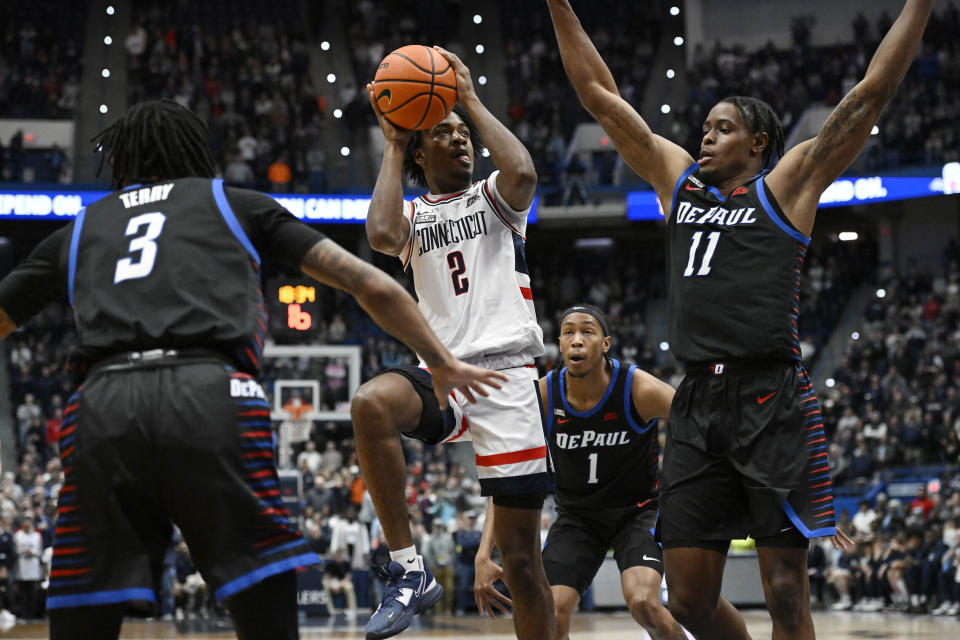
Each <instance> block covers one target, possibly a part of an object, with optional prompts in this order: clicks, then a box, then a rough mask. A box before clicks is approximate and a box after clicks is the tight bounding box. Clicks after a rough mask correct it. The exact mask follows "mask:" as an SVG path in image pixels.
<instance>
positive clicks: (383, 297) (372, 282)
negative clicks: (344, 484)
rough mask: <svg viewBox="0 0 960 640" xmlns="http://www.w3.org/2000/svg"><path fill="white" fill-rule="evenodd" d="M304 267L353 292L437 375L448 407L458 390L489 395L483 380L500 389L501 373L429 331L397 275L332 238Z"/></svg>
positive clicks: (442, 399) (435, 381)
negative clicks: (474, 362)
mask: <svg viewBox="0 0 960 640" xmlns="http://www.w3.org/2000/svg"><path fill="white" fill-rule="evenodd" d="M300 268H301V270H302V271H303V272H304V273H306V274H307V275H308V276H310V277H312V278H316V279H317V280H319V281H320V282H323V283H324V284H328V285H330V286H332V287H336V288H338V289H342V290H343V291H346V292H347V293H349V294H351V295H353V297H354V298H356V300H357V302H358V303H359V304H360V306H361V307H363V309H364V311H366V312H367V313H369V314H370V317H371V318H373V319H374V321H375V322H376V323H377V324H378V325H380V326H381V327H383V329H384V330H385V331H386V332H387V333H389V334H390V335H392V336H394V337H396V338H397V339H399V340H402V341H403V342H404V344H406V345H407V346H408V347H410V348H411V349H413V350H414V351H416V352H417V354H419V355H420V357H421V358H423V360H424V362H426V363H427V366H429V367H430V373H431V374H432V375H433V386H434V393H435V394H436V396H437V399H438V400H439V401H440V407H441V408H446V406H447V395H448V394H449V393H450V391H451V390H453V389H454V388H456V389H458V390H459V391H460V392H461V393H463V394H464V395H465V396H466V398H467V400H469V401H470V402H474V401H475V398H474V395H473V392H476V393H478V394H480V395H482V396H486V395H487V392H486V391H485V390H484V388H483V386H481V383H482V384H486V385H489V386H493V387H495V388H499V385H498V384H497V382H496V381H497V380H506V377H505V376H503V375H502V374H499V373H496V372H494V371H488V370H486V369H479V368H477V367H473V366H470V365H467V364H464V363H462V362H460V361H459V360H456V359H455V358H454V357H453V356H452V355H451V354H450V352H449V351H447V349H446V348H445V347H444V346H443V345H442V344H441V343H440V340H439V338H437V336H436V334H434V333H433V331H432V330H431V329H430V326H429V325H428V324H427V320H426V318H424V317H423V314H421V313H420V310H419V309H418V308H417V303H416V302H414V300H413V298H412V297H411V296H410V294H409V293H407V292H406V291H405V290H404V288H403V287H401V286H400V285H399V284H397V283H396V282H395V281H394V280H393V278H391V277H390V276H388V275H387V274H386V273H384V272H383V271H381V270H380V269H377V268H376V267H374V266H372V265H370V264H367V263H366V262H364V261H363V260H361V259H359V258H357V257H356V256H354V255H353V254H351V253H349V252H348V251H346V250H344V249H343V248H341V247H340V246H339V245H337V243H335V242H334V241H333V240H330V239H329V238H325V239H323V240H321V241H319V242H317V243H316V244H315V245H313V247H311V249H310V250H309V251H307V254H306V256H304V258H303V261H302V262H301V264H300Z"/></svg>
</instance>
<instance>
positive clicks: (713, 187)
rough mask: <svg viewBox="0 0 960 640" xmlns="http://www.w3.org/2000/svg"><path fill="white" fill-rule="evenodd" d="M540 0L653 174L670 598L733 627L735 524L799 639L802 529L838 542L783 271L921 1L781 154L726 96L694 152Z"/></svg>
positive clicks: (903, 46) (715, 632)
mask: <svg viewBox="0 0 960 640" xmlns="http://www.w3.org/2000/svg"><path fill="white" fill-rule="evenodd" d="M547 4H548V5H549V9H550V15H551V18H552V19H553V24H554V29H555V31H556V35H557V42H558V44H559V48H560V54H561V57H562V59H563V66H564V69H565V70H566V72H567V75H568V76H569V78H570V81H571V82H572V84H573V86H574V88H575V89H576V91H577V95H578V96H579V98H580V101H581V102H582V103H583V105H584V106H585V107H586V108H587V110H588V111H590V113H591V114H592V115H593V116H594V117H595V118H596V119H597V121H598V122H599V123H600V124H601V125H602V126H603V129H604V131H605V132H606V133H607V134H608V135H609V136H610V137H611V138H612V139H613V141H614V143H615V144H616V147H617V151H618V152H619V153H620V155H621V156H622V157H623V158H624V160H626V162H627V164H629V165H630V167H631V168H632V169H633V170H634V171H636V172H637V174H639V175H640V176H641V177H642V178H643V179H645V180H646V181H648V182H649V183H650V184H651V185H653V188H654V190H655V191H656V193H657V195H658V197H659V199H660V202H661V204H662V206H663V211H664V212H666V216H667V255H668V265H669V270H668V274H667V277H668V285H669V286H668V291H669V293H668V295H669V303H668V307H669V329H670V344H671V347H672V348H673V351H674V354H675V355H676V356H677V358H678V359H680V360H681V361H683V362H684V363H685V365H686V373H687V376H686V378H684V380H683V382H682V383H681V385H680V387H679V389H678V390H677V395H676V398H675V399H674V402H673V406H672V409H671V414H670V427H669V429H668V431H667V444H666V448H665V450H664V466H663V492H662V496H661V506H660V517H661V520H660V535H661V539H662V542H663V547H664V561H665V564H666V571H667V586H668V592H669V599H670V611H671V613H672V614H673V615H674V617H676V618H677V619H678V620H679V621H680V622H681V623H682V624H683V625H684V626H685V627H686V628H687V629H689V630H691V631H692V632H693V633H694V634H695V635H696V636H697V637H698V638H723V639H725V640H727V639H731V638H747V637H749V636H748V634H747V631H746V627H745V625H744V622H743V619H742V617H741V616H740V615H739V614H738V613H737V612H736V610H735V609H734V608H733V607H732V606H731V605H730V603H728V602H727V601H726V600H724V599H723V598H722V597H721V596H720V584H721V578H722V576H723V567H724V562H725V559H726V551H727V548H728V546H729V542H730V539H732V538H742V537H744V536H745V535H747V534H750V535H752V536H753V537H754V538H755V539H756V540H757V554H758V556H759V560H760V572H761V576H762V581H763V587H764V593H765V596H766V600H767V605H768V607H769V609H770V613H771V616H772V618H773V635H774V637H775V638H813V636H814V631H813V620H812V618H811V615H810V603H809V586H808V580H807V572H806V554H807V547H808V539H809V538H812V537H818V536H832V537H833V540H834V544H836V545H839V544H841V543H844V542H845V537H844V536H842V534H839V537H838V531H837V529H836V527H835V516H834V510H833V499H832V490H831V483H830V474H829V469H828V467H827V464H826V462H825V460H826V436H825V433H824V430H823V424H822V418H821V416H820V409H819V405H818V403H817V399H816V395H815V393H814V390H813V385H812V383H811V381H810V378H809V376H808V375H807V373H806V371H805V370H804V368H803V365H802V364H801V362H800V350H799V344H798V342H799V340H798V337H797V317H798V315H799V313H798V305H799V295H798V292H799V277H800V269H801V266H802V263H803V256H804V253H805V252H806V248H807V245H808V243H809V241H810V234H811V232H812V230H813V223H814V218H815V216H816V212H817V204H818V202H819V199H820V195H821V194H822V193H823V191H824V190H825V189H826V188H827V187H828V186H829V185H830V184H831V183H832V182H833V181H834V180H835V179H836V178H837V177H838V176H839V175H840V174H841V173H842V172H843V171H844V170H845V169H846V168H847V167H848V166H849V165H850V163H851V162H852V161H853V160H854V158H856V156H857V154H859V153H860V151H861V150H862V149H863V147H864V145H865V144H866V141H867V138H868V137H869V136H870V130H871V129H872V128H873V126H874V124H875V123H876V122H877V119H878V118H879V117H880V114H881V112H882V111H883V108H884V106H886V104H887V102H888V101H889V100H890V98H891V96H893V94H894V92H895V91H896V89H897V86H898V85H899V84H900V81H901V80H902V79H903V76H904V74H905V73H906V71H907V68H908V67H909V66H910V63H911V61H912V60H913V57H914V55H915V54H916V50H917V46H918V45H919V43H920V39H921V36H922V35H923V31H924V28H925V25H926V23H927V19H928V17H929V15H930V11H931V9H932V6H933V0H908V1H907V2H906V4H905V5H904V8H903V11H902V12H901V14H900V16H899V18H898V19H897V21H896V22H895V23H894V24H893V26H892V27H891V29H890V31H889V33H887V35H886V36H885V37H884V39H883V41H882V42H881V43H880V46H879V47H878V49H877V51H876V53H875V54H874V56H873V59H872V60H871V62H870V65H869V67H868V68H867V71H866V75H865V76H864V78H863V80H861V81H860V83H859V84H857V85H856V86H855V87H854V88H853V89H852V90H851V91H850V92H849V93H848V94H847V95H846V97H845V98H844V99H843V100H842V101H841V102H840V104H839V105H838V106H837V107H836V108H835V109H834V111H833V113H832V114H831V115H830V117H829V118H828V119H827V121H826V123H825V124H824V125H823V127H822V129H821V130H820V133H819V134H818V135H817V137H816V138H814V139H812V140H808V141H806V142H803V143H801V144H799V145H797V146H796V147H794V148H793V149H791V150H790V151H789V152H787V153H786V155H783V151H784V150H783V132H782V130H781V127H780V123H779V120H778V119H777V116H776V114H775V113H774V112H773V110H772V109H771V108H770V107H769V106H768V105H767V104H765V103H763V102H762V101H760V100H757V99H756V98H749V97H740V96H737V97H731V98H726V99H724V100H723V101H721V102H720V103H718V104H717V105H715V106H714V107H713V109H711V111H710V113H709V114H708V115H707V118H706V120H705V121H704V123H703V138H702V142H701V146H700V152H699V159H698V160H697V161H696V162H695V161H694V160H693V158H692V157H691V156H690V155H689V154H688V153H687V152H686V151H685V150H684V149H682V148H681V147H679V146H678V145H676V144H674V143H673V142H670V141H669V140H667V139H666V138H663V137H661V136H659V135H656V134H654V133H653V132H652V131H651V130H650V128H649V127H648V126H647V124H646V123H645V122H644V121H643V119H642V118H641V117H640V116H639V114H637V113H636V111H634V110H633V108H632V107H631V106H630V105H629V104H628V103H627V102H626V101H624V100H623V99H622V98H621V97H620V95H619V93H618V91H617V87H616V84H615V83H614V80H613V77H612V75H611V73H610V71H609V69H607V67H606V65H605V64H604V62H603V60H602V59H601V57H600V55H599V53H597V50H596V48H595V47H594V46H593V44H592V43H591V42H590V39H589V37H588V36H587V34H586V33H585V32H584V30H583V28H582V26H581V25H580V22H579V20H578V19H577V16H576V15H575V14H574V12H573V9H572V8H571V7H570V4H569V2H568V1H567V0H548V2H547ZM718 35H719V34H718ZM780 156H783V157H782V158H781V157H780ZM778 159H779V162H778ZM771 167H772V168H771Z"/></svg>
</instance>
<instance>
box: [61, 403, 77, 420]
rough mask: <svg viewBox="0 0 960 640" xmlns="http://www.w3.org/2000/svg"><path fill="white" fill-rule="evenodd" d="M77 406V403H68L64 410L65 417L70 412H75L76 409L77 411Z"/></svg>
mask: <svg viewBox="0 0 960 640" xmlns="http://www.w3.org/2000/svg"><path fill="white" fill-rule="evenodd" d="M77 406H78V405H77V403H73V404H68V405H67V408H66V409H64V410H63V415H64V417H66V416H67V414H70V413H73V412H74V411H76V410H77Z"/></svg>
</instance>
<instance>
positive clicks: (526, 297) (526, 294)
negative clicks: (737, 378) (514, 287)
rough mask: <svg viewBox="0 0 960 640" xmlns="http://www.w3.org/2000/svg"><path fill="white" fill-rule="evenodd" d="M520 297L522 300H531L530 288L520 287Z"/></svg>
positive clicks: (531, 292) (531, 291) (531, 290)
mask: <svg viewBox="0 0 960 640" xmlns="http://www.w3.org/2000/svg"><path fill="white" fill-rule="evenodd" d="M520 295H522V296H523V299H524V300H533V289H531V288H530V287H520Z"/></svg>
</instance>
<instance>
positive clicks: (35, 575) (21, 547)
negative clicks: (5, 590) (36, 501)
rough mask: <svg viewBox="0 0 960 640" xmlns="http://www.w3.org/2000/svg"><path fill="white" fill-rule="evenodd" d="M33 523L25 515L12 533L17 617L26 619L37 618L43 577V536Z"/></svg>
mask: <svg viewBox="0 0 960 640" xmlns="http://www.w3.org/2000/svg"><path fill="white" fill-rule="evenodd" d="M33 524H34V522H33V516H32V515H25V516H24V518H23V520H22V522H21V526H20V529H19V530H18V531H17V532H16V533H15V534H13V543H14V546H15V547H16V552H17V593H18V594H19V600H20V608H19V612H20V614H19V617H21V618H28V619H32V618H37V617H39V615H40V610H39V607H40V601H39V596H40V581H41V580H42V579H43V568H42V567H41V565H40V556H41V555H42V554H43V538H42V537H41V536H40V532H39V531H37V530H36V529H35V528H34V526H33Z"/></svg>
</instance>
